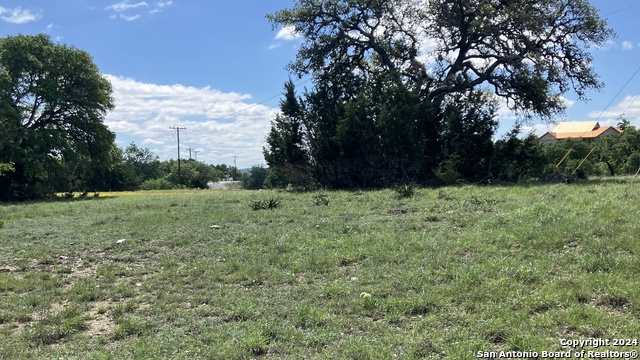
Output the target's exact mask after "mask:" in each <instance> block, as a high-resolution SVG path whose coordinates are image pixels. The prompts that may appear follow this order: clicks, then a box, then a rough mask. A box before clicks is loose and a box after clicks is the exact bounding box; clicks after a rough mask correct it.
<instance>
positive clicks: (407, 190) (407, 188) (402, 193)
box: [393, 183, 418, 198]
mask: <svg viewBox="0 0 640 360" xmlns="http://www.w3.org/2000/svg"><path fill="white" fill-rule="evenodd" d="M417 189H418V186H417V185H416V184H414V183H409V184H400V185H396V186H394V187H393V190H394V191H395V192H396V194H398V197H400V198H410V197H413V196H414V195H415V194H416V190H417Z"/></svg>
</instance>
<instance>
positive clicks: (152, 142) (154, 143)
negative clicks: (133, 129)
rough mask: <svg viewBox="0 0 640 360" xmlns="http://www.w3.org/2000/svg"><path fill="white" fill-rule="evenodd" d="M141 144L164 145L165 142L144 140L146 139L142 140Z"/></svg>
mask: <svg viewBox="0 0 640 360" xmlns="http://www.w3.org/2000/svg"><path fill="white" fill-rule="evenodd" d="M142 144H143V145H149V144H151V145H164V144H165V142H164V141H162V140H154V139H151V138H146V139H144V140H142Z"/></svg>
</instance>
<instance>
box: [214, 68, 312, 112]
mask: <svg viewBox="0 0 640 360" xmlns="http://www.w3.org/2000/svg"><path fill="white" fill-rule="evenodd" d="M309 80H311V78H308V79H307V80H304V81H301V82H299V83H297V84H295V86H300V85H302V84H305V83H307V82H309ZM279 96H282V94H277V95H274V96H272V97H270V98H268V99H267V100H263V101H261V102H259V103H256V104H253V105H251V106H248V107H246V108H244V109H240V110H238V111H234V112H231V113H228V114H225V115H222V116H218V117H215V118H207V120H214V121H215V120H222V119H226V118H228V117H230V116H233V115H237V114H240V113H243V112H245V111H247V110H249V109H253V108H254V107H256V106H258V105H262V104H264V103H266V102H269V101H271V100H273V99H275V98H277V97H279Z"/></svg>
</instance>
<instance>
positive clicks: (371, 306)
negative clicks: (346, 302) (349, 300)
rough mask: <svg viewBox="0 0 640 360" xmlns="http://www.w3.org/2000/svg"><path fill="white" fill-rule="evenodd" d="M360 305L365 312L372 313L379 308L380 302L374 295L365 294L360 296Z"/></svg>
mask: <svg viewBox="0 0 640 360" xmlns="http://www.w3.org/2000/svg"><path fill="white" fill-rule="evenodd" d="M360 304H361V305H362V308H363V309H364V310H366V311H368V312H370V311H373V310H375V309H377V308H378V306H379V305H380V301H379V300H378V299H377V298H375V297H373V295H371V294H369V293H367V292H363V293H361V294H360Z"/></svg>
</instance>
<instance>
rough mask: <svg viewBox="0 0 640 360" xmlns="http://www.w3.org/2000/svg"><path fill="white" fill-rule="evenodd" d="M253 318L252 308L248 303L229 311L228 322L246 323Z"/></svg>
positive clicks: (238, 305)
mask: <svg viewBox="0 0 640 360" xmlns="http://www.w3.org/2000/svg"><path fill="white" fill-rule="evenodd" d="M253 316H254V306H253V305H252V304H250V303H240V304H237V305H236V306H234V308H233V310H232V311H231V316H230V317H229V318H230V320H233V321H247V320H249V319H251V318H252V317H253Z"/></svg>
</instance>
